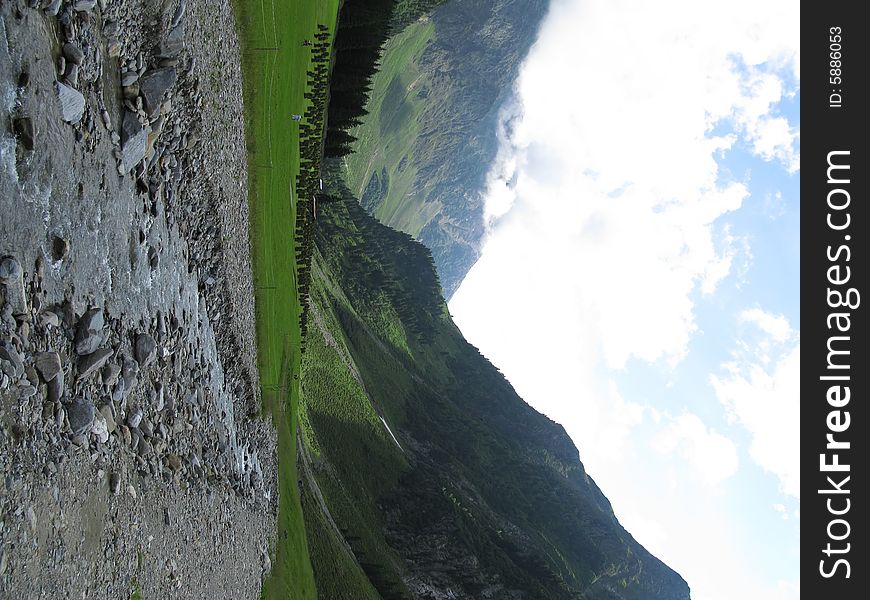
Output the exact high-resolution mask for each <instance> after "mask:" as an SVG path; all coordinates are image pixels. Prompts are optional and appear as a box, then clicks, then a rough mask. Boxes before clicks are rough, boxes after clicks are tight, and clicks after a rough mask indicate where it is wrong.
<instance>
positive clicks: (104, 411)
mask: <svg viewBox="0 0 870 600" xmlns="http://www.w3.org/2000/svg"><path fill="white" fill-rule="evenodd" d="M100 415H102V417H103V419H105V421H106V431H108V432H109V433H113V432H114V431H115V430H116V429H117V428H118V424H117V423H116V422H115V415H114V414H113V411H112V406H111V405H110V404H103V405H102V406H101V407H100Z"/></svg>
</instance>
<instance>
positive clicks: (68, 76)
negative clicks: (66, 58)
mask: <svg viewBox="0 0 870 600" xmlns="http://www.w3.org/2000/svg"><path fill="white" fill-rule="evenodd" d="M63 80H64V81H65V82H66V83H67V85H69V86H70V87H78V85H79V66H78V65H77V64H75V63H67V66H66V71H65V72H64V74H63Z"/></svg>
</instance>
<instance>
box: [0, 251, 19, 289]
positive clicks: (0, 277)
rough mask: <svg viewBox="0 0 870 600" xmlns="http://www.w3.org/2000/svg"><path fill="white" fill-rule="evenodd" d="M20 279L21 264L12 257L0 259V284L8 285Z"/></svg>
mask: <svg viewBox="0 0 870 600" xmlns="http://www.w3.org/2000/svg"><path fill="white" fill-rule="evenodd" d="M19 277H21V263H19V262H18V261H17V260H16V259H15V258H14V257H12V256H4V257H3V258H2V259H0V283H3V284H6V285H9V284H10V283H15V282H16V281H17V280H18V278H19Z"/></svg>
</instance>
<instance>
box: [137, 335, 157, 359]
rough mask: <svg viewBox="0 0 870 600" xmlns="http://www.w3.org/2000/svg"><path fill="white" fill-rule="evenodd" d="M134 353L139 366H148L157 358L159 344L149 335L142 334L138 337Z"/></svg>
mask: <svg viewBox="0 0 870 600" xmlns="http://www.w3.org/2000/svg"><path fill="white" fill-rule="evenodd" d="M134 352H135V356H136V362H138V363H139V366H140V367H145V366H148V365H149V364H151V362H152V361H153V360H154V359H155V358H156V357H157V342H155V341H154V338H153V337H151V336H150V335H149V334H147V333H140V334H139V335H137V336H136V347H135V349H134Z"/></svg>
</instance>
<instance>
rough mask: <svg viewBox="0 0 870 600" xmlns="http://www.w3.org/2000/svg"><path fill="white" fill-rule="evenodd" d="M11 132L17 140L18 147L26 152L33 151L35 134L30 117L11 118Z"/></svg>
mask: <svg viewBox="0 0 870 600" xmlns="http://www.w3.org/2000/svg"><path fill="white" fill-rule="evenodd" d="M12 131H13V133H15V138H16V139H17V140H18V146H19V147H20V148H21V149H22V150H25V151H27V152H32V151H33V145H34V140H35V139H36V134H35V133H34V131H33V119H31V118H30V117H13V119H12Z"/></svg>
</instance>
